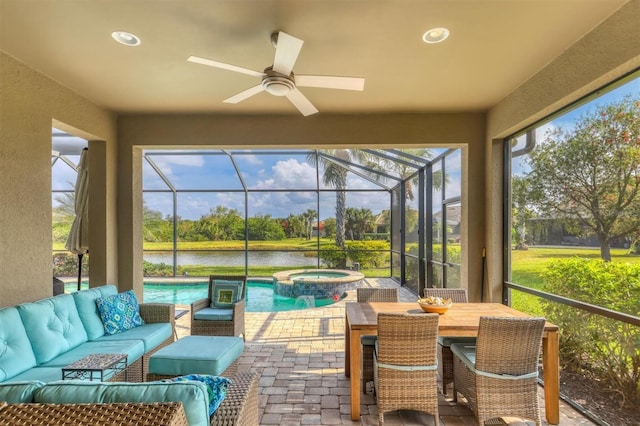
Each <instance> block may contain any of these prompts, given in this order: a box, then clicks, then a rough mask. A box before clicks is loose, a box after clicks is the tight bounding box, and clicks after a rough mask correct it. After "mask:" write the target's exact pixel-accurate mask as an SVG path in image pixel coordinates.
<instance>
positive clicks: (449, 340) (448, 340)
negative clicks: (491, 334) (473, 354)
mask: <svg viewBox="0 0 640 426" xmlns="http://www.w3.org/2000/svg"><path fill="white" fill-rule="evenodd" d="M454 343H468V344H471V345H475V344H476V338H475V337H438V344H440V346H444V347H445V348H448V347H450V346H451V345H452V344H454Z"/></svg>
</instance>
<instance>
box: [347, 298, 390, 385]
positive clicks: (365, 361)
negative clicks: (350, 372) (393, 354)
mask: <svg viewBox="0 0 640 426" xmlns="http://www.w3.org/2000/svg"><path fill="white" fill-rule="evenodd" d="M356 297H357V301H358V302H397V301H398V289H397V288H372V287H361V288H357V289H356ZM360 342H361V343H362V357H361V359H362V363H361V364H360V367H361V368H360V369H361V371H362V387H361V389H362V390H363V392H366V389H367V383H369V382H373V347H374V346H375V344H376V336H375V335H364V336H361V337H360Z"/></svg>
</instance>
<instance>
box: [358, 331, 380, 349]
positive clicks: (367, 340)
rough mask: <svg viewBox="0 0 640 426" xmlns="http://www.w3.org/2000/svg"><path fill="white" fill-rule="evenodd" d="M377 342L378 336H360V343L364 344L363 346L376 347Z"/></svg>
mask: <svg viewBox="0 0 640 426" xmlns="http://www.w3.org/2000/svg"><path fill="white" fill-rule="evenodd" d="M377 341H378V336H376V335H375V334H372V335H369V334H365V335H363V336H360V343H362V346H374V345H375V344H376V342H377Z"/></svg>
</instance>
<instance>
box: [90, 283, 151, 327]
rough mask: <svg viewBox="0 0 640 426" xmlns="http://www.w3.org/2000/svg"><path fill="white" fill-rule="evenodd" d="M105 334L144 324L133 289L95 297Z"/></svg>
mask: <svg viewBox="0 0 640 426" xmlns="http://www.w3.org/2000/svg"><path fill="white" fill-rule="evenodd" d="M96 305H98V311H99V312H100V319H102V324H103V325H104V332H105V334H118V333H121V332H123V331H125V330H129V329H131V328H135V327H138V326H139V325H142V324H144V321H143V320H142V317H141V316H140V305H138V299H137V297H136V294H135V293H134V292H133V290H128V291H125V292H124V293H118V294H114V295H113V296H106V297H99V298H97V299H96Z"/></svg>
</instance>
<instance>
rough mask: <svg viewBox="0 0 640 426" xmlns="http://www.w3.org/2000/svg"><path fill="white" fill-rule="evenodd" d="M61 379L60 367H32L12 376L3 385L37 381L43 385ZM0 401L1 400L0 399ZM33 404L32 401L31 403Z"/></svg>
mask: <svg viewBox="0 0 640 426" xmlns="http://www.w3.org/2000/svg"><path fill="white" fill-rule="evenodd" d="M60 379H62V367H34V368H30V369H28V370H27V371H23V372H22V373H20V374H18V375H17V376H13V377H12V378H10V379H9V380H7V381H6V382H5V383H15V382H22V381H33V380H38V381H41V382H44V383H49V382H54V381H56V380H60ZM0 400H1V398H0ZM31 402H33V401H31Z"/></svg>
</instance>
